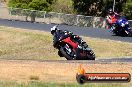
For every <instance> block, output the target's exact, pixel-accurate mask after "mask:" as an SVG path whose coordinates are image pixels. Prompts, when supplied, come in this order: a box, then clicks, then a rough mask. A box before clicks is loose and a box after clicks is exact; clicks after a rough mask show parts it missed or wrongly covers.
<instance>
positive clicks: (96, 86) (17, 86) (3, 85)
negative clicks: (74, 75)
mask: <svg viewBox="0 0 132 87" xmlns="http://www.w3.org/2000/svg"><path fill="white" fill-rule="evenodd" d="M131 85H132V84H130V83H103V84H100V83H86V84H84V85H80V84H78V83H70V84H68V83H52V82H51V83H43V82H37V81H30V82H16V81H0V87H130V86H131Z"/></svg>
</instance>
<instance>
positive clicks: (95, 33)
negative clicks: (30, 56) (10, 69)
mask: <svg viewBox="0 0 132 87" xmlns="http://www.w3.org/2000/svg"><path fill="white" fill-rule="evenodd" d="M53 25H54V24H40V23H30V22H21V21H9V20H5V19H0V26H8V27H16V28H26V29H32V30H41V31H50V28H51V27H52V26H53ZM59 28H60V29H62V30H70V31H72V32H74V34H77V35H81V36H88V37H94V38H102V39H111V40H117V41H124V42H132V37H120V36H112V35H111V33H110V32H108V30H105V29H97V28H95V29H93V28H88V27H77V26H67V25H60V26H59ZM9 60H10V59H9ZM11 60H12V59H11ZM13 60H14V59H13ZM35 61H43V60H35ZM44 61H45V60H44ZM47 61H48V60H47ZM49 62H55V61H49ZM59 62H66V61H63V60H62V61H59ZM69 62H71V63H75V62H78V63H80V62H83V63H112V62H127V63H129V62H132V58H130V57H129V58H125V57H124V58H111V59H104V58H103V59H98V60H96V61H68V63H69Z"/></svg>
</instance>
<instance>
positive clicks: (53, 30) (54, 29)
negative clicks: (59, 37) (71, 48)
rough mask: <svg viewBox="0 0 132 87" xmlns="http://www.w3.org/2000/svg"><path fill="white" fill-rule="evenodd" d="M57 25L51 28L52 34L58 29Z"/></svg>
mask: <svg viewBox="0 0 132 87" xmlns="http://www.w3.org/2000/svg"><path fill="white" fill-rule="evenodd" d="M57 27H58V26H57V25H55V26H53V27H52V28H51V34H54V32H55V31H56V30H58V29H57Z"/></svg>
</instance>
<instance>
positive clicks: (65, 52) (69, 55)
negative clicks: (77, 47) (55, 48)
mask: <svg viewBox="0 0 132 87" xmlns="http://www.w3.org/2000/svg"><path fill="white" fill-rule="evenodd" d="M69 50H71V53H70V52H68V50H67V49H66V48H65V46H64V47H61V48H60V52H61V54H62V55H63V56H64V57H65V58H66V59H67V60H76V56H75V53H74V52H73V50H72V49H71V48H69Z"/></svg>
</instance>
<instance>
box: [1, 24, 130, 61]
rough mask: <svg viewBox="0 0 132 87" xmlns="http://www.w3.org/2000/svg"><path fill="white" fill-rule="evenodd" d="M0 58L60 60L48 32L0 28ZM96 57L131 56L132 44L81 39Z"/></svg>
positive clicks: (87, 38) (88, 38)
mask: <svg viewBox="0 0 132 87" xmlns="http://www.w3.org/2000/svg"><path fill="white" fill-rule="evenodd" d="M0 35H1V36H0V58H9V59H11V58H13V59H43V60H47V59H48V60H56V59H58V60H61V59H65V58H60V57H59V56H58V54H57V50H56V49H54V48H53V46H52V36H51V34H50V33H49V32H44V31H38V30H27V29H19V28H9V27H3V26H1V27H0ZM83 39H84V41H86V42H87V43H88V45H89V47H90V48H92V49H93V51H94V52H95V54H96V57H98V58H99V57H102V58H105V57H123V56H132V43H127V42H120V41H113V40H105V39H97V38H90V37H83Z"/></svg>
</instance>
